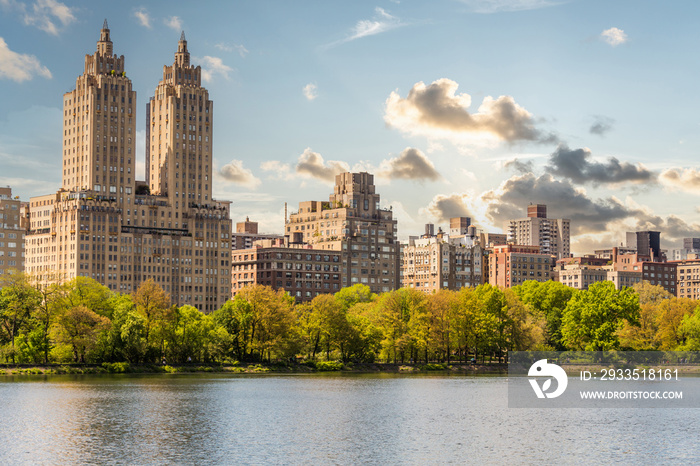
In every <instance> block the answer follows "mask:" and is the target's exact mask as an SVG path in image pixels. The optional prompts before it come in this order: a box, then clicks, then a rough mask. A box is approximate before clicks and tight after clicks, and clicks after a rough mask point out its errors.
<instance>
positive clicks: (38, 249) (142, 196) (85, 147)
mask: <svg viewBox="0 0 700 466" xmlns="http://www.w3.org/2000/svg"><path fill="white" fill-rule="evenodd" d="M109 32H110V31H109V28H108V27H107V21H105V23H104V26H103V28H102V30H101V31H100V40H99V41H98V42H97V52H96V53H95V54H94V55H87V56H86V57H85V68H84V71H83V74H82V75H80V76H79V77H78V79H77V81H76V86H75V90H74V91H72V92H69V93H67V94H65V95H64V115H63V120H64V123H63V125H64V135H63V166H62V171H63V183H62V187H61V189H60V190H59V191H58V192H57V193H55V194H49V195H45V196H38V197H33V198H32V199H31V200H30V231H29V233H28V235H27V241H26V254H27V258H26V261H25V266H26V270H27V271H28V272H29V273H30V274H33V275H36V276H38V277H39V278H40V279H42V280H45V281H47V282H48V281H55V280H70V279H72V278H75V277H81V276H82V277H90V278H93V279H95V280H97V281H99V282H100V283H102V284H104V285H106V286H107V287H108V288H109V289H111V290H113V291H116V292H121V293H132V292H134V291H135V290H136V289H137V288H138V287H139V285H140V284H141V283H142V282H144V281H146V280H149V279H151V280H153V281H155V282H156V283H157V284H158V285H159V286H160V287H161V288H163V290H165V292H166V293H168V294H169V295H170V298H171V301H172V303H173V304H175V305H177V306H182V305H184V304H190V305H193V306H195V307H197V308H199V309H200V310H202V311H204V312H211V311H214V310H216V309H218V308H219V307H221V305H223V303H224V302H226V300H227V299H229V298H230V297H231V278H230V276H231V274H230V271H231V265H230V242H229V241H230V238H231V220H230V216H229V210H230V209H229V205H230V202H228V201H216V200H213V199H212V198H211V192H212V187H211V174H212V167H211V160H212V159H211V157H212V153H211V131H212V130H211V108H212V103H211V101H210V100H209V95H208V93H207V91H206V89H204V88H202V87H201V69H200V68H199V67H196V68H195V67H192V66H190V64H189V60H190V59H189V53H188V52H187V42H185V38H184V35H183V36H182V38H181V40H180V42H179V45H178V52H177V53H176V55H175V63H174V64H173V66H172V67H167V66H166V67H165V68H164V74H163V81H161V83H160V84H159V85H158V88H157V90H156V94H155V97H153V98H152V99H151V102H150V103H149V105H148V120H147V123H146V124H147V134H148V139H147V143H146V154H147V158H146V173H147V174H148V180H147V181H146V182H144V181H138V182H137V181H136V180H135V179H134V176H135V169H134V163H135V150H134V139H135V111H134V109H135V107H136V93H135V92H134V91H133V90H132V88H131V81H130V80H129V79H128V78H127V77H126V73H125V71H124V57H123V56H121V57H117V56H116V55H114V54H113V50H112V41H111V39H110V35H109ZM137 187H138V189H136V188H137ZM147 187H150V191H151V193H150V194H149V193H148V190H147V189H145V188H147Z"/></svg>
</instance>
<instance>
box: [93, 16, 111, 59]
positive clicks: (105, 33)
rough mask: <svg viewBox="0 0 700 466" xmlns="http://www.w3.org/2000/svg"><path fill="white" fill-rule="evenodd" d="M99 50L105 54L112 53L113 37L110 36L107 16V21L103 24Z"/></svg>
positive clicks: (98, 44) (98, 42)
mask: <svg viewBox="0 0 700 466" xmlns="http://www.w3.org/2000/svg"><path fill="white" fill-rule="evenodd" d="M97 51H98V52H100V53H102V54H104V55H108V56H111V55H112V39H110V37H109V25H108V24H107V18H105V22H104V23H103V24H102V30H101V31H100V40H99V41H97Z"/></svg>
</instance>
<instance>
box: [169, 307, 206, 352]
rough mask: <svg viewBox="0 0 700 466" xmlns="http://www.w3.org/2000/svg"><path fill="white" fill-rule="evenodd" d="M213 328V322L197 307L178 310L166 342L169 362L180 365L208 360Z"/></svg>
mask: <svg viewBox="0 0 700 466" xmlns="http://www.w3.org/2000/svg"><path fill="white" fill-rule="evenodd" d="M213 328H214V322H213V320H212V319H211V318H210V317H208V316H205V315H204V314H203V313H202V312H200V311H199V310H198V309H197V308H196V307H193V306H188V305H185V306H181V307H180V308H178V309H177V310H176V311H175V322H174V325H173V326H172V327H171V329H170V332H169V334H168V337H167V341H166V343H167V344H166V346H167V349H168V360H173V361H177V362H180V363H184V362H188V361H203V360H208V359H209V357H208V356H209V353H208V351H207V350H208V348H209V332H210V331H211V330H212V329H213Z"/></svg>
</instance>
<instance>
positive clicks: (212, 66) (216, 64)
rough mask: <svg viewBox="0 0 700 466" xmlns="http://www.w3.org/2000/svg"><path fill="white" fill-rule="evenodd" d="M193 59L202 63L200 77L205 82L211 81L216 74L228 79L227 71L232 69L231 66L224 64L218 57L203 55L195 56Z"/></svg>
mask: <svg viewBox="0 0 700 466" xmlns="http://www.w3.org/2000/svg"><path fill="white" fill-rule="evenodd" d="M195 60H197V61H199V62H201V63H202V79H203V80H204V81H206V82H209V81H211V80H212V79H213V78H214V75H217V74H218V75H220V76H223V77H224V78H225V79H229V73H230V72H231V71H233V68H231V67H230V66H227V65H224V62H223V60H222V59H221V58H219V57H210V56H204V57H202V58H195Z"/></svg>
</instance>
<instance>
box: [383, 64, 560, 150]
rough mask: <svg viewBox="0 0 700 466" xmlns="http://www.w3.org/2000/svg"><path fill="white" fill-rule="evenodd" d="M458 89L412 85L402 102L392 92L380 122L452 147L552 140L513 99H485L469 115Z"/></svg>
mask: <svg viewBox="0 0 700 466" xmlns="http://www.w3.org/2000/svg"><path fill="white" fill-rule="evenodd" d="M458 87H459V84H457V83H456V82H455V81H452V80H450V79H447V78H442V79H438V80H437V81H434V82H432V83H431V84H430V85H427V86H426V84H425V83H423V82H422V81H421V82H418V83H416V84H415V85H414V86H413V88H411V90H410V91H409V93H408V95H407V96H406V97H405V98H404V97H401V96H400V95H399V93H398V92H397V91H393V92H392V93H391V94H390V95H389V98H388V99H387V100H386V102H385V115H384V121H385V122H386V124H387V125H389V126H391V127H394V128H396V129H398V130H399V131H401V132H403V133H407V134H409V135H414V136H415V135H418V136H425V137H427V138H429V139H447V140H451V141H453V142H455V143H465V142H466V143H468V142H477V141H478V140H479V139H481V138H483V137H484V136H486V137H488V138H490V139H496V140H498V141H505V142H508V143H515V142H519V141H533V142H553V141H555V140H556V138H555V137H554V136H553V135H551V134H546V133H544V132H543V131H542V130H540V129H539V128H537V124H536V121H535V119H534V117H533V116H532V114H531V113H530V112H528V111H527V110H525V109H524V108H523V107H521V106H520V105H518V104H517V103H516V102H515V100H514V99H513V97H511V96H500V97H498V98H497V99H494V98H493V97H491V96H487V97H485V98H484V100H483V101H482V103H481V105H480V106H479V108H478V109H477V111H476V112H475V113H471V112H470V111H469V107H470V106H471V103H472V100H471V96H470V95H469V94H466V93H462V94H457V93H456V92H457V88H458Z"/></svg>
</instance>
